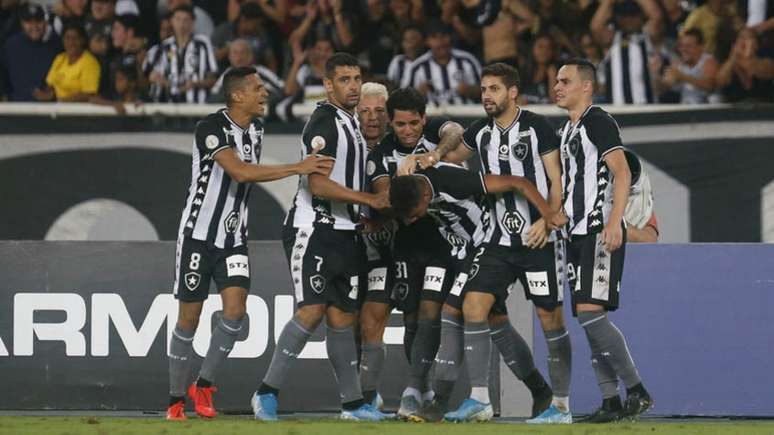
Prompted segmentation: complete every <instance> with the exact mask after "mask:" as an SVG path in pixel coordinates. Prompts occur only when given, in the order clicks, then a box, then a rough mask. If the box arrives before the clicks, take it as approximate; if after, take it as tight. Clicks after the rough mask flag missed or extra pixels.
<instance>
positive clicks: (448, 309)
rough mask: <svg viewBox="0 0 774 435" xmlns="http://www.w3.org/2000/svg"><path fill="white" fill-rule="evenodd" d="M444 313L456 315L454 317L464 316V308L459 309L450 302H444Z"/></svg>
mask: <svg viewBox="0 0 774 435" xmlns="http://www.w3.org/2000/svg"><path fill="white" fill-rule="evenodd" d="M441 311H443V313H444V314H447V315H450V316H454V317H461V316H462V310H459V309H457V308H454V307H452V306H451V305H449V304H444V305H443V308H442V309H441Z"/></svg>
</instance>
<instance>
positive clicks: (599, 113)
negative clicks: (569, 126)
mask: <svg viewBox="0 0 774 435" xmlns="http://www.w3.org/2000/svg"><path fill="white" fill-rule="evenodd" d="M583 124H584V125H586V126H593V127H608V126H611V127H615V128H618V123H617V122H616V120H615V118H613V115H611V114H610V113H609V112H607V111H606V110H605V109H603V108H601V107H599V106H591V107H589V111H588V113H586V116H584V117H583Z"/></svg>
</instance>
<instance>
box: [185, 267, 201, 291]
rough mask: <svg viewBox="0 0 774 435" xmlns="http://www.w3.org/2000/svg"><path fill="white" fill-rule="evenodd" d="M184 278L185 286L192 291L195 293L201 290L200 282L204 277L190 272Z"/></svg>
mask: <svg viewBox="0 0 774 435" xmlns="http://www.w3.org/2000/svg"><path fill="white" fill-rule="evenodd" d="M184 278H185V286H186V288H188V290H190V291H194V290H196V289H197V288H199V282H201V280H202V277H201V276H200V275H199V274H198V273H196V272H188V273H186V274H185V276H184Z"/></svg>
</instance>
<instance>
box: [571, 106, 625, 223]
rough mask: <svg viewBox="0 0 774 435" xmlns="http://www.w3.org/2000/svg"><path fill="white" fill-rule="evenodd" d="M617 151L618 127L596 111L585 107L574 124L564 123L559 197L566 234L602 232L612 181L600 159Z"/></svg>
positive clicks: (620, 145) (611, 118)
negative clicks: (565, 218) (566, 220)
mask: <svg viewBox="0 0 774 435" xmlns="http://www.w3.org/2000/svg"><path fill="white" fill-rule="evenodd" d="M618 149H623V145H622V144H621V132H620V129H619V128H618V124H617V123H616V122H615V119H613V117H612V116H610V114H609V113H607V112H605V111H604V110H602V109H600V108H599V107H596V106H589V107H588V108H587V109H586V111H585V112H583V115H582V116H581V117H580V119H579V120H578V122H577V124H575V125H572V123H571V121H567V123H566V124H565V125H564V127H563V128H562V138H561V160H562V187H563V191H564V192H563V196H562V197H563V198H564V212H565V213H566V214H567V217H568V218H569V220H570V222H569V223H568V229H569V230H568V232H569V233H570V234H574V235H584V234H593V233H597V232H600V231H602V229H604V226H605V223H607V220H608V217H609V215H610V210H611V209H612V207H613V196H612V193H613V179H612V177H611V176H610V170H609V168H608V167H607V164H606V163H605V161H604V160H603V159H604V157H605V155H606V154H607V153H609V152H611V151H614V150H618Z"/></svg>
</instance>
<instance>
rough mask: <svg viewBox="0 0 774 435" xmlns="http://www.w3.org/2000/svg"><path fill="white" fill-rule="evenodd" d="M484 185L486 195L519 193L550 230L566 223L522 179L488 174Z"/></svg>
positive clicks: (524, 179) (527, 182)
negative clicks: (538, 213) (535, 209)
mask: <svg viewBox="0 0 774 435" xmlns="http://www.w3.org/2000/svg"><path fill="white" fill-rule="evenodd" d="M484 185H485V186H486V191H487V193H505V192H517V193H519V194H520V195H522V196H523V197H524V198H526V199H527V201H529V203H530V204H532V205H534V206H535V207H536V208H537V209H538V211H539V212H540V215H541V216H543V218H544V219H545V220H546V222H547V224H548V227H549V228H550V229H556V228H559V227H561V226H563V225H564V224H566V223H567V218H566V217H565V216H564V215H563V214H562V213H561V212H556V211H554V210H552V209H551V207H550V206H549V205H548V202H547V201H546V200H545V199H543V196H542V195H540V192H538V190H537V188H535V186H534V185H533V184H532V183H530V182H529V180H527V179H526V178H524V177H519V176H516V175H492V174H488V175H485V176H484Z"/></svg>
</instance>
